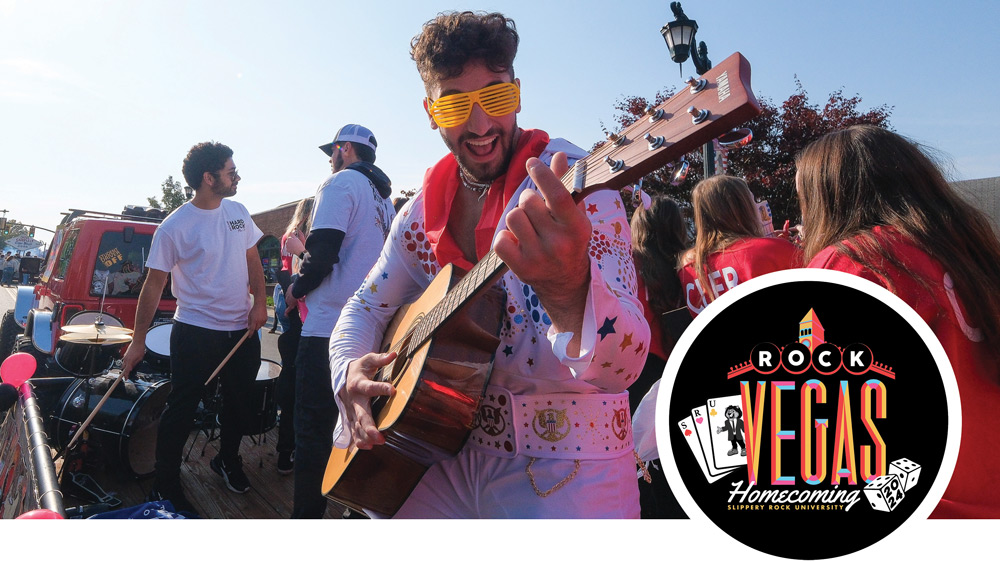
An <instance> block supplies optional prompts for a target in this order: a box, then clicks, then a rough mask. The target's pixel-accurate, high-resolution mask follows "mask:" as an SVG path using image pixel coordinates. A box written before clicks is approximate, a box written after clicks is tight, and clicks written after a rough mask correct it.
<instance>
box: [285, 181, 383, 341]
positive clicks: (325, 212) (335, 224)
mask: <svg viewBox="0 0 1000 562" xmlns="http://www.w3.org/2000/svg"><path fill="white" fill-rule="evenodd" d="M395 216H396V210H395V209H394V208H393V206H392V201H391V200H390V199H389V198H388V197H385V198H383V197H382V196H381V195H379V192H378V190H377V189H375V186H374V185H372V183H371V181H369V180H368V178H367V177H365V175H364V174H362V173H361V172H358V171H356V170H341V171H340V172H337V173H336V174H334V175H332V176H330V177H329V178H327V180H326V181H325V182H323V185H321V186H320V187H319V189H318V190H317V191H316V201H315V203H314V205H313V217H312V229H313V230H321V229H324V228H328V229H334V230H339V231H341V232H343V233H344V242H343V244H341V246H340V261H339V262H338V263H336V264H334V266H333V271H331V272H330V275H327V276H326V278H324V279H323V282H322V283H320V285H319V286H318V287H316V288H315V289H313V290H312V291H311V292H310V293H309V294H308V295H306V297H305V300H306V304H307V305H308V307H309V314H308V315H306V320H305V323H304V324H303V325H302V335H303V336H310V337H322V338H328V337H330V334H331V333H332V332H333V327H334V326H335V325H336V324H337V319H338V318H340V310H341V309H342V308H344V304H346V303H347V299H349V298H351V295H353V294H354V292H355V291H357V290H358V287H360V286H361V282H362V281H364V279H365V275H367V274H368V271H369V270H370V269H371V268H372V266H373V265H375V261H376V260H378V256H379V253H380V252H381V251H382V245H383V244H384V243H385V238H386V236H388V235H389V226H390V225H391V224H392V219H393V217H395Z"/></svg>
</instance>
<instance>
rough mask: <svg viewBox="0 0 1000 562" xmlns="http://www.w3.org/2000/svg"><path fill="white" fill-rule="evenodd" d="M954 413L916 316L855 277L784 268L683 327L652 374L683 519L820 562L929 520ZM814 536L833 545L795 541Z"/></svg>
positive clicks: (938, 357)
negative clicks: (656, 375) (659, 374)
mask: <svg viewBox="0 0 1000 562" xmlns="http://www.w3.org/2000/svg"><path fill="white" fill-rule="evenodd" d="M664 393H667V394H666V396H665V395H664ZM957 412H958V389H957V386H956V384H955V381H954V374H953V373H952V371H951V366H950V364H949V363H948V361H947V357H946V356H945V353H944V350H943V349H942V348H941V345H940V344H939V343H938V341H937V339H936V338H935V337H934V336H933V333H932V332H931V331H930V329H929V328H928V327H927V325H926V324H925V323H923V321H922V320H921V319H920V318H919V316H917V314H916V313H915V312H913V311H912V310H911V309H909V307H907V306H906V305H905V304H904V303H903V302H902V301H901V300H899V299H898V298H897V297H895V296H893V295H892V294H891V293H889V292H888V291H885V290H884V289H882V288H881V287H878V286H876V285H875V284H873V283H869V282H868V281H865V280H862V279H860V278H857V277H852V276H849V275H845V274H842V273H837V272H830V271H823V270H794V271H786V272H780V273H778V274H771V275H767V276H763V277H760V278H757V279H753V280H751V281H749V282H747V283H744V284H741V285H739V286H738V287H737V288H736V289H734V290H733V291H731V292H729V293H727V294H726V295H724V297H723V298H720V299H719V300H718V301H716V302H714V303H713V304H712V305H711V306H709V307H707V308H706V309H705V311H704V312H703V313H702V314H701V315H699V317H698V318H696V319H695V322H694V323H692V325H691V327H690V328H689V329H688V331H687V332H685V334H684V336H683V337H682V339H681V341H680V342H679V343H678V346H677V348H676V349H675V352H674V354H672V355H671V357H670V361H669V362H668V364H667V369H666V372H665V373H664V387H663V388H662V390H661V396H660V399H659V401H658V409H657V426H658V427H659V428H661V429H660V431H658V432H657V437H658V439H659V440H660V444H659V449H660V451H669V452H670V454H669V455H662V456H663V457H664V458H667V457H671V461H672V462H667V474H668V480H669V481H670V485H671V488H672V489H673V490H675V492H676V493H677V496H678V500H679V501H680V502H681V505H682V507H684V509H685V511H686V512H687V513H688V514H689V515H691V516H692V517H693V518H697V517H698V515H699V514H703V515H704V516H705V517H707V518H708V519H709V520H711V521H712V522H713V523H714V524H715V525H717V526H718V528H719V529H721V530H722V531H724V532H725V533H727V534H728V535H729V536H731V537H733V538H734V539H736V540H737V541H739V542H741V543H743V544H745V545H747V546H749V547H752V548H754V549H757V550H760V551H762V552H766V553H768V554H773V555H777V556H783V557H788V558H798V559H817V558H830V557H835V556H841V555H844V554H849V553H853V552H857V551H859V550H861V549H864V548H866V547H868V546H870V545H872V544H874V543H876V542H878V541H880V540H882V539H883V538H885V537H886V536H888V535H889V534H891V533H892V532H893V531H895V530H896V529H897V528H899V527H900V525H902V524H903V523H904V522H905V521H907V520H908V519H909V518H911V517H913V516H916V517H918V518H921V519H922V518H926V516H927V515H928V514H929V513H930V511H931V509H933V507H934V506H935V505H936V504H937V502H938V501H939V500H940V498H941V496H942V495H943V493H944V488H945V486H946V485H947V481H948V478H949V477H950V475H951V471H952V470H953V468H954V465H955V459H956V457H957V452H958V433H957V429H958V427H957V425H958V424H955V423H949V414H957ZM838 530H839V531H838ZM840 531H843V532H840ZM818 532H821V533H822V534H823V535H825V536H828V537H830V538H831V540H822V541H811V540H810V541H803V540H802V537H809V536H813V537H815V536H817V533H818Z"/></svg>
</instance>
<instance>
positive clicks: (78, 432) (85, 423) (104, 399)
mask: <svg viewBox="0 0 1000 562" xmlns="http://www.w3.org/2000/svg"><path fill="white" fill-rule="evenodd" d="M123 378H125V377H123V376H122V374H121V372H119V373H118V377H117V378H116V379H115V382H114V383H112V384H111V388H109V389H108V391H107V392H105V393H104V396H102V397H101V401H100V402H98V403H97V406H95V407H94V411H93V412H91V413H90V415H89V416H87V419H86V420H84V421H83V424H81V425H80V428H79V429H77V430H76V433H74V434H73V438H72V439H70V440H69V445H66V449H65V450H66V451H68V450H70V449H71V448H72V447H73V443H76V440H77V439H79V438H80V436H81V435H83V430H84V429H87V426H88V425H90V422H91V421H92V420H93V419H94V416H96V415H97V412H99V411H101V406H104V403H105V402H107V400H108V397H109V396H111V393H112V392H114V390H115V387H117V386H118V383H120V382H122V379H123Z"/></svg>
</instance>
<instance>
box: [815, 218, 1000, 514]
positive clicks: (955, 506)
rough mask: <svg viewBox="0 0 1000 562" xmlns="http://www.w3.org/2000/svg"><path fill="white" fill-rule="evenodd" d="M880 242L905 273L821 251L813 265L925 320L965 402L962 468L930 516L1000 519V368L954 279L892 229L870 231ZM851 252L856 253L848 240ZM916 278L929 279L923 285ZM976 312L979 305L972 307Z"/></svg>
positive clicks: (893, 268)
mask: <svg viewBox="0 0 1000 562" xmlns="http://www.w3.org/2000/svg"><path fill="white" fill-rule="evenodd" d="M872 233H873V234H874V235H875V238H876V239H877V240H878V242H879V244H880V245H881V246H882V248H884V249H885V250H886V251H887V252H888V253H889V254H891V255H893V256H895V257H896V258H897V259H898V260H899V262H900V263H901V264H902V265H903V266H904V268H903V269H900V268H897V267H895V266H893V265H892V264H891V263H887V262H884V263H880V267H881V268H882V269H883V270H884V271H885V275H886V277H885V278H883V277H881V276H880V275H877V274H876V273H874V272H873V271H871V270H870V269H868V268H866V267H864V266H863V265H862V264H859V263H858V262H856V261H854V260H852V259H851V258H849V257H848V256H846V255H843V254H840V253H838V252H837V251H836V250H835V249H834V247H833V246H830V247H827V248H825V249H823V251H821V252H820V253H819V254H817V255H816V257H814V258H813V259H812V261H810V262H809V267H815V268H821V269H832V270H836V271H843V272H846V273H850V274H853V275H857V276H859V277H863V278H865V279H868V280H869V281H873V282H875V283H878V284H879V285H881V286H883V287H886V288H888V289H890V290H891V291H892V292H893V293H895V294H896V296H898V297H899V298H901V299H902V300H903V301H904V302H906V304H908V305H910V307H911V308H913V309H914V310H915V311H916V312H917V314H919V315H920V317H921V318H923V319H924V321H925V322H927V325H928V326H930V328H931V330H933V332H934V334H935V335H936V336H937V338H938V340H940V341H941V345H942V347H944V350H945V352H946V353H947V355H948V359H949V360H950V361H951V365H952V368H953V369H954V371H955V377H956V379H957V380H958V392H959V395H960V397H961V401H962V442H961V446H960V448H959V452H958V464H957V465H956V466H955V472H954V474H953V475H952V478H951V482H950V483H949V484H948V489H947V490H946V491H945V494H944V498H943V499H942V500H941V502H940V503H939V504H938V506H937V508H936V509H935V510H934V512H933V513H932V514H931V517H933V518H953V517H963V518H998V517H1000V430H998V429H997V428H996V426H995V424H994V423H992V420H993V419H995V418H996V414H997V412H998V411H1000V367H998V365H997V359H996V357H995V356H993V355H991V353H990V351H991V350H990V349H989V347H988V344H987V343H986V342H984V341H983V334H982V331H981V330H980V329H979V328H978V327H976V326H971V325H969V323H968V320H967V319H968V316H967V314H966V310H967V309H966V308H965V305H964V304H963V303H962V302H960V301H959V298H958V295H957V294H956V293H955V290H954V283H953V280H952V277H951V275H950V274H949V273H948V271H947V270H946V269H945V267H944V266H942V264H941V262H939V261H937V260H936V259H934V258H933V257H931V256H930V255H929V254H927V253H926V252H924V251H923V250H922V249H920V248H919V247H917V246H916V245H915V244H914V243H913V241H911V240H909V239H908V238H905V237H903V236H902V235H900V234H899V233H897V232H896V231H895V230H893V229H890V228H881V227H875V228H874V229H873V230H872ZM845 243H846V244H847V245H848V246H851V247H853V245H852V244H851V241H850V240H846V241H845ZM915 277H919V278H921V279H923V280H925V281H926V283H927V285H928V286H926V287H925V286H924V285H921V284H920V282H918V281H917V280H916V279H915ZM969 304H972V305H973V306H975V302H972V303H969Z"/></svg>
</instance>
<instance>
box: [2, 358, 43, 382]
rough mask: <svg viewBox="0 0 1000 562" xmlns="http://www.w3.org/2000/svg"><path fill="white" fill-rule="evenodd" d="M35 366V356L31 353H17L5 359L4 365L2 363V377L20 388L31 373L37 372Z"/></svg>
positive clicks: (4, 380)
mask: <svg viewBox="0 0 1000 562" xmlns="http://www.w3.org/2000/svg"><path fill="white" fill-rule="evenodd" d="M35 366H36V363H35V357H34V356H33V355H31V354H30V353H15V354H13V355H11V356H10V357H8V358H6V359H4V361H3V365H0V379H3V382H5V383H7V384H12V385H14V386H15V387H17V388H20V386H21V385H22V384H24V382H25V381H26V380H28V379H30V378H31V375H34V374H35Z"/></svg>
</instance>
